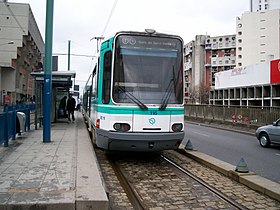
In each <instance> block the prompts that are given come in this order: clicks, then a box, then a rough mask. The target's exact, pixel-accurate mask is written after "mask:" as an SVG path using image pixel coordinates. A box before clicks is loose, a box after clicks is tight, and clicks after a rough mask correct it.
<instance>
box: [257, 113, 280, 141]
mask: <svg viewBox="0 0 280 210" xmlns="http://www.w3.org/2000/svg"><path fill="white" fill-rule="evenodd" d="M256 136H257V138H258V140H259V142H260V145H261V146H262V147H269V146H270V144H271V143H272V144H280V118H279V119H278V120H276V121H275V122H273V124H270V125H265V126H261V127H259V128H258V129H257V130H256Z"/></svg>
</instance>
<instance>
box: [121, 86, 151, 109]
mask: <svg viewBox="0 0 280 210" xmlns="http://www.w3.org/2000/svg"><path fill="white" fill-rule="evenodd" d="M118 88H119V90H121V91H122V92H123V93H124V94H125V95H126V96H127V97H128V98H129V99H130V100H131V101H133V102H134V103H135V104H137V105H138V106H139V107H140V108H141V109H142V110H148V107H147V106H146V105H145V104H144V103H143V102H141V101H140V100H139V99H137V98H136V97H135V96H134V95H132V94H131V93H130V92H128V91H126V90H125V89H124V88H121V87H120V86H118Z"/></svg>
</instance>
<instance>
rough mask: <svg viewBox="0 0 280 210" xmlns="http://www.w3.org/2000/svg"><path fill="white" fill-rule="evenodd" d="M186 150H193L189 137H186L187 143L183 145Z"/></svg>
mask: <svg viewBox="0 0 280 210" xmlns="http://www.w3.org/2000/svg"><path fill="white" fill-rule="evenodd" d="M185 149H186V150H193V145H192V142H191V140H190V139H188V141H187V144H186V146H185Z"/></svg>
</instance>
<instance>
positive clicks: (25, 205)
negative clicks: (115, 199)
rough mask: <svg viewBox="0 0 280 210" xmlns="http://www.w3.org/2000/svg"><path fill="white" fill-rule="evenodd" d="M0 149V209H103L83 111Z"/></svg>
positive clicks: (103, 197)
mask: <svg viewBox="0 0 280 210" xmlns="http://www.w3.org/2000/svg"><path fill="white" fill-rule="evenodd" d="M75 115H76V121H75V122H71V123H67V119H65V120H64V119H62V120H61V121H60V122H57V123H54V124H52V126H51V142H50V143H43V141H42V139H43V131H42V129H39V130H32V131H30V132H26V133H24V134H23V135H22V136H21V137H19V138H17V139H16V140H15V141H13V140H10V142H11V143H10V145H9V147H3V146H1V147H0V210H2V209H3V210H6V209H7V210H9V209H46V210H48V209H67V210H68V209H108V206H109V203H108V198H107V195H106V192H105V187H104V185H103V181H102V178H101V176H100V172H99V167H98V164H97V162H96V157H95V153H94V150H93V148H92V144H91V141H90V139H89V135H88V132H87V128H86V126H85V124H84V121H83V117H82V114H81V113H80V112H75Z"/></svg>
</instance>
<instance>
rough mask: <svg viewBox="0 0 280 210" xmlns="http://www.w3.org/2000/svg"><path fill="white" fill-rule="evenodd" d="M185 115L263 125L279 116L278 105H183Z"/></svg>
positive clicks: (279, 109) (279, 108)
mask: <svg viewBox="0 0 280 210" xmlns="http://www.w3.org/2000/svg"><path fill="white" fill-rule="evenodd" d="M185 116H187V117H196V118H202V119H207V120H218V121H221V122H238V123H243V124H252V125H258V126H259V125H264V124H269V123H272V122H273V121H275V120H277V119H279V118H280V107H241V106H219V105H194V104H187V105H185Z"/></svg>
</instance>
